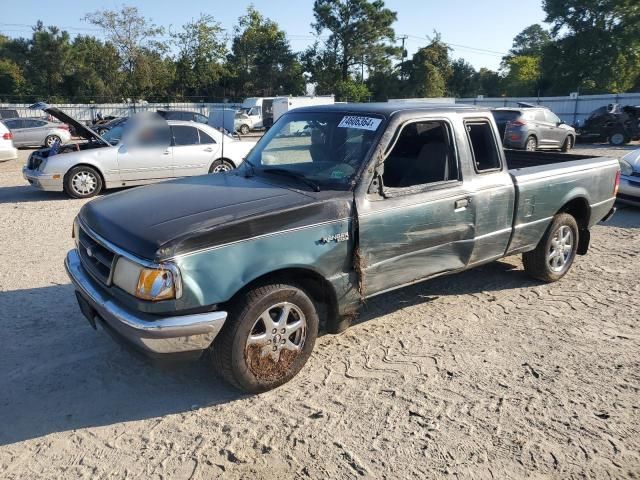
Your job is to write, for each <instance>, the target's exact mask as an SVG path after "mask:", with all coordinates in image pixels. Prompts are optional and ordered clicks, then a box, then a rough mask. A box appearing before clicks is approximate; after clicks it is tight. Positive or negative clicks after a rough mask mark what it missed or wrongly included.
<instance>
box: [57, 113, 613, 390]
mask: <svg viewBox="0 0 640 480" xmlns="http://www.w3.org/2000/svg"><path fill="white" fill-rule="evenodd" d="M618 181H619V164H618V161H617V160H615V159H608V158H588V157H584V156H578V155H563V154H553V153H537V152H515V151H504V150H503V149H502V147H501V142H500V138H499V137H498V135H497V130H496V125H495V123H494V120H493V117H492V115H491V113H490V112H489V110H486V109H479V108H475V107H472V106H464V105H425V104H405V103H403V104H393V103H386V104H340V105H330V106H317V107H308V108H300V109H296V110H294V111H292V112H290V113H287V114H286V115H284V116H283V117H282V118H280V119H279V120H278V121H277V122H276V123H275V124H274V126H273V127H272V128H271V129H270V130H269V131H268V132H267V133H266V134H265V135H264V137H263V138H262V139H261V140H260V141H259V142H258V144H257V145H256V147H255V148H254V149H253V150H252V151H251V153H250V154H249V156H248V157H247V159H246V161H245V162H244V164H243V165H242V166H241V168H239V169H237V170H234V171H231V172H228V173H225V174H222V175H205V176H200V177H190V178H184V179H178V180H172V181H168V182H165V183H160V184H156V185H151V186H147V187H141V188H136V189H132V190H129V191H125V192H120V193H116V194H113V195H109V196H105V197H103V198H100V199H97V200H94V201H92V202H90V203H87V204H86V205H85V206H84V207H83V208H82V210H81V211H80V213H79V214H78V217H77V218H76V220H75V222H74V237H75V242H76V248H75V249H73V250H72V251H70V252H69V254H68V256H67V259H66V268H67V272H68V273H69V276H70V278H71V280H72V282H73V284H74V285H75V289H76V295H77V298H78V302H79V304H80V308H81V310H82V312H83V313H84V315H85V316H86V317H87V319H88V320H89V322H90V323H91V325H93V326H94V328H95V327H96V325H101V326H102V327H103V328H104V329H106V330H108V331H110V332H112V333H113V334H114V335H115V336H116V338H120V339H123V340H124V341H125V342H126V343H128V344H131V345H134V346H136V347H137V348H139V349H141V350H142V351H144V352H146V353H148V354H150V355H155V356H161V357H165V358H166V357H169V356H174V357H175V356H188V357H200V356H202V353H204V352H207V353H209V355H206V358H207V359H208V361H211V362H212V366H213V368H214V369H215V370H216V372H218V373H219V374H220V375H221V376H222V378H224V379H225V380H226V381H228V382H230V383H231V384H233V385H235V386H236V387H238V388H240V389H242V390H245V391H248V392H261V391H265V390H269V389H271V388H274V387H277V386H278V385H281V384H283V383H284V382H286V381H288V380H290V379H291V378H292V377H293V376H294V375H296V374H297V373H298V372H299V371H300V370H301V369H302V367H303V366H304V364H305V362H306V361H307V360H308V358H309V356H310V355H311V353H312V350H313V347H314V343H315V340H316V337H317V335H318V331H319V329H323V330H324V331H327V332H329V333H337V332H340V331H343V330H344V329H345V328H347V327H348V326H349V324H350V322H351V320H352V319H353V318H354V317H355V316H356V315H357V312H358V308H359V307H360V306H361V305H362V303H363V301H364V300H365V299H367V298H369V297H372V296H374V295H378V294H381V293H384V292H387V291H389V290H393V289H396V288H400V287H402V286H405V285H408V284H411V283H415V282H419V281H422V280H425V279H428V278H431V277H434V276H438V275H443V274H450V273H455V272H460V271H462V270H466V269H469V268H473V267H476V266H478V265H482V264H485V263H487V262H491V261H494V260H497V259H499V258H502V257H505V256H509V255H515V254H523V260H524V268H525V270H526V271H527V272H528V273H529V274H530V275H532V276H533V277H535V278H537V279H540V280H542V281H547V282H553V281H556V280H559V279H560V278H562V277H563V276H564V275H565V274H566V273H567V271H568V270H569V268H570V267H571V265H572V263H573V262H574V260H575V257H576V255H584V254H585V253H587V249H588V247H589V240H590V235H589V232H590V229H591V227H593V226H594V225H595V224H596V223H598V222H599V221H601V220H603V219H606V218H608V216H610V215H611V214H612V213H613V211H614V209H613V204H614V201H615V196H616V190H617V187H618Z"/></svg>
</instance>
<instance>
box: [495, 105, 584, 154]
mask: <svg viewBox="0 0 640 480" xmlns="http://www.w3.org/2000/svg"><path fill="white" fill-rule="evenodd" d="M491 113H493V118H494V119H495V121H496V124H497V125H498V130H499V131H500V135H502V140H503V143H504V146H505V147H507V148H517V149H521V150H529V151H533V150H537V149H546V148H559V149H561V150H562V151H563V152H566V151H567V150H570V149H571V148H573V146H574V145H575V144H576V131H575V130H574V128H573V127H571V126H569V125H567V124H565V123H564V122H563V121H562V120H560V118H558V116H557V115H556V114H555V113H553V112H552V111H551V110H549V109H548V108H545V107H519V108H494V109H492V110H491Z"/></svg>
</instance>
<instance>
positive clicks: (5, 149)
mask: <svg viewBox="0 0 640 480" xmlns="http://www.w3.org/2000/svg"><path fill="white" fill-rule="evenodd" d="M16 158H18V150H17V149H16V147H14V146H13V134H12V133H11V132H10V131H9V129H8V128H7V127H5V126H4V124H3V123H2V122H0V162H6V161H7V160H15V159H16Z"/></svg>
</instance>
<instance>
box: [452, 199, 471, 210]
mask: <svg viewBox="0 0 640 480" xmlns="http://www.w3.org/2000/svg"><path fill="white" fill-rule="evenodd" d="M469 203H471V202H470V200H469V199H468V198H461V199H460V200H456V202H455V204H454V208H455V210H456V211H459V210H464V209H465V208H467V207H468V206H469Z"/></svg>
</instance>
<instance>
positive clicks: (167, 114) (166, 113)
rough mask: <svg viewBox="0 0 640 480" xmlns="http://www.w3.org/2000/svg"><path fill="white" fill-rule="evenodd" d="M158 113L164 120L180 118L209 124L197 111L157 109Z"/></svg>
mask: <svg viewBox="0 0 640 480" xmlns="http://www.w3.org/2000/svg"><path fill="white" fill-rule="evenodd" d="M158 115H160V116H161V117H163V118H164V119H165V120H182V121H184V122H197V123H204V124H205V125H209V119H208V118H207V117H205V116H204V115H202V114H201V113H197V112H190V111H188V110H158Z"/></svg>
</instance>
